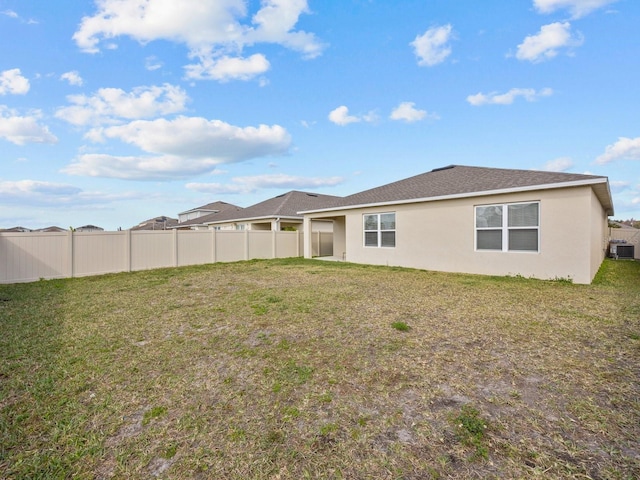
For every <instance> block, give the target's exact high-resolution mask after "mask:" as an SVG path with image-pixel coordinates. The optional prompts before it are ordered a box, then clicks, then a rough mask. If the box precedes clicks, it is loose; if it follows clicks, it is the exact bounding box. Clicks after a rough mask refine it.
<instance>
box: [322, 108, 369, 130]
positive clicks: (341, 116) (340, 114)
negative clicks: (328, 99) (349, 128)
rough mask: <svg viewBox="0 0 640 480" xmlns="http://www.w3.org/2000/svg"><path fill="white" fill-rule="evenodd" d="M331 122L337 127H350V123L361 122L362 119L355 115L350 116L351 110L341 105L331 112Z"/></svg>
mask: <svg viewBox="0 0 640 480" xmlns="http://www.w3.org/2000/svg"><path fill="white" fill-rule="evenodd" d="M329 120H331V121H332V122H333V123H335V124H336V125H342V126H344V125H349V124H350V123H356V122H359V121H360V120H361V119H360V118H359V117H356V116H354V115H349V109H348V108H347V107H345V106H344V105H341V106H339V107H338V108H336V109H334V110H331V112H329Z"/></svg>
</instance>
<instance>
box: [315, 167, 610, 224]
mask: <svg viewBox="0 0 640 480" xmlns="http://www.w3.org/2000/svg"><path fill="white" fill-rule="evenodd" d="M573 183H578V184H580V183H585V184H589V183H592V184H594V185H596V184H602V185H604V186H605V187H606V188H604V190H603V189H602V188H599V189H598V190H597V191H596V194H597V195H598V198H600V201H601V202H602V204H603V206H604V208H605V209H606V210H607V211H608V212H609V211H610V212H611V214H612V213H613V204H612V202H611V194H610V192H609V188H608V183H607V177H601V176H595V175H582V174H576V173H560V172H543V171H535V170H515V169H503V168H487V167H467V166H462V165H450V166H448V167H443V168H437V169H434V170H432V171H430V172H426V173H422V174H420V175H416V176H413V177H410V178H406V179H404V180H399V181H397V182H392V183H389V184H386V185H382V186H380V187H376V188H372V189H370V190H365V191H363V192H359V193H355V194H353V195H349V196H347V197H343V198H341V199H337V200H334V201H332V202H328V203H327V204H325V205H324V206H322V207H318V208H317V210H329V209H333V208H345V207H351V206H356V205H358V206H361V205H371V204H385V203H396V202H407V201H411V200H429V199H435V198H438V197H450V196H467V195H472V194H482V193H489V192H502V191H514V190H519V189H528V187H531V188H535V187H541V188H542V187H543V186H544V187H545V188H552V187H551V186H554V187H556V188H557V187H559V186H561V185H560V184H567V186H569V184H573ZM594 190H595V188H594ZM308 211H313V210H308Z"/></svg>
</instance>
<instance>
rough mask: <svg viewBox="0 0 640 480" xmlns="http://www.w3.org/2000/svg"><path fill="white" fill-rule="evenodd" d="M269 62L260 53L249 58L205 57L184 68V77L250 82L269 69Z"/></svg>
mask: <svg viewBox="0 0 640 480" xmlns="http://www.w3.org/2000/svg"><path fill="white" fill-rule="evenodd" d="M270 66H271V65H270V64H269V61H268V60H267V58H266V57H265V56H264V55H262V54H261V53H256V54H254V55H251V56H250V57H249V58H241V57H228V56H226V55H225V56H222V57H219V58H213V56H205V57H202V58H201V62H200V63H197V64H194V65H187V66H186V67H185V70H186V77H187V78H190V79H194V80H202V79H208V80H218V81H220V82H226V81H229V80H251V79H252V78H254V77H255V76H257V75H260V74H263V73H265V72H266V71H267V70H269V68H270Z"/></svg>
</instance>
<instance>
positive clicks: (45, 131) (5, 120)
mask: <svg viewBox="0 0 640 480" xmlns="http://www.w3.org/2000/svg"><path fill="white" fill-rule="evenodd" d="M41 118H42V113H41V112H40V111H39V110H35V111H32V112H30V113H29V115H27V116H21V115H19V114H18V113H17V112H16V111H15V110H10V109H8V108H6V107H3V106H2V105H0V138H4V139H5V140H7V141H9V142H11V143H14V144H16V145H26V144H27V143H57V142H58V139H57V138H56V136H55V135H53V134H52V133H51V132H50V131H49V128H48V127H47V126H45V125H41V124H40V123H39V121H40V119H41Z"/></svg>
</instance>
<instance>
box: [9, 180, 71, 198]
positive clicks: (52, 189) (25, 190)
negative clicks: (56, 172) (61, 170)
mask: <svg viewBox="0 0 640 480" xmlns="http://www.w3.org/2000/svg"><path fill="white" fill-rule="evenodd" d="M80 191H82V190H81V189H80V188H78V187H74V186H72V185H68V184H62V183H52V182H40V181H37V180H18V181H7V182H0V198H2V200H3V201H4V200H6V199H7V198H11V197H12V198H23V197H27V196H30V195H48V196H52V195H53V196H58V195H73V194H76V193H78V192H80Z"/></svg>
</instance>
